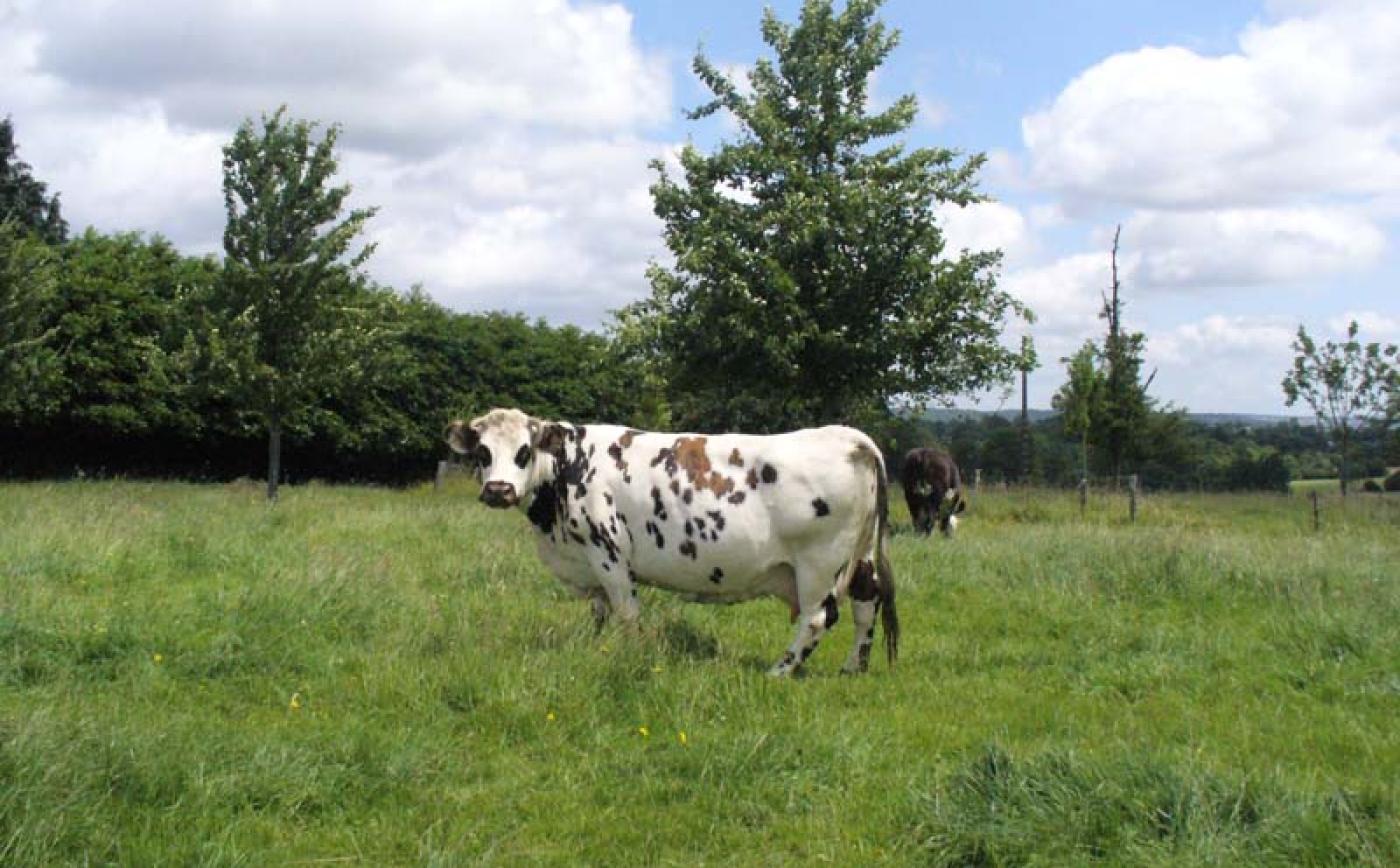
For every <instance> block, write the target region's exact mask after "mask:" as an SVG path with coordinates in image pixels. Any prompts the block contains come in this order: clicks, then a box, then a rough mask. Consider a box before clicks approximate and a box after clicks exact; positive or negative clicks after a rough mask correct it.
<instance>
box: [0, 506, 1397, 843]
mask: <svg viewBox="0 0 1400 868" xmlns="http://www.w3.org/2000/svg"><path fill="white" fill-rule="evenodd" d="M1349 501H1351V502H1348V503H1345V504H1344V503H1341V502H1340V498H1337V499H1332V498H1323V500H1322V516H1321V518H1322V522H1321V525H1322V526H1321V530H1320V532H1316V533H1314V532H1313V530H1312V516H1311V506H1310V504H1309V503H1308V502H1307V499H1306V498H1302V497H1287V496H1258V495H1255V496H1234V495H1205V496H1199V495H1181V496H1177V495H1160V496H1149V497H1146V498H1144V499H1143V500H1142V501H1141V502H1140V504H1139V513H1138V521H1137V522H1136V523H1134V524H1130V523H1129V522H1128V518H1127V506H1126V497H1125V496H1113V495H1104V494H1095V495H1094V496H1092V497H1091V500H1090V503H1089V509H1088V513H1087V515H1085V516H1083V517H1081V515H1080V512H1079V505H1078V502H1077V499H1076V496H1075V494H1074V493H1072V492H1069V493H1063V494H1062V493H1049V492H1037V491H1010V492H1000V493H996V492H989V493H985V494H982V495H977V496H974V497H973V499H972V501H971V506H970V509H969V511H968V512H967V513H966V514H965V516H964V518H965V521H964V523H963V526H962V529H961V533H960V536H959V537H958V539H956V540H954V541H952V542H948V541H945V540H941V539H933V540H925V539H922V538H919V537H916V536H914V535H912V534H911V533H909V532H908V531H907V529H906V527H905V525H907V517H906V516H905V515H904V514H903V510H902V508H901V509H900V510H899V512H898V514H897V515H896V521H897V522H898V523H899V524H900V526H899V527H898V528H897V530H898V531H899V532H897V533H896V534H895V536H894V537H893V539H892V542H891V551H892V557H893V561H894V565H895V568H896V570H897V574H898V579H899V598H898V599H899V612H900V615H901V618H902V620H903V624H904V644H903V652H902V655H901V658H900V660H899V663H898V665H897V666H896V667H895V668H894V669H893V670H891V669H890V668H889V667H888V666H887V665H885V662H884V660H883V659H880V658H877V659H876V660H875V661H874V662H873V663H872V671H871V672H870V674H869V675H867V676H865V677H859V678H851V677H842V676H840V675H838V669H839V667H840V664H841V661H842V659H843V658H844V656H845V654H846V652H847V650H848V648H849V642H850V633H849V630H850V618H849V613H848V612H845V611H843V617H842V620H841V622H840V623H839V624H838V625H837V627H836V628H835V630H834V632H833V634H832V635H831V636H829V637H828V639H827V641H826V642H825V643H824V644H823V645H822V646H821V648H820V649H819V650H818V652H817V653H816V654H815V655H814V656H813V657H812V659H811V660H810V661H809V663H808V664H807V670H806V673H805V676H804V677H800V678H797V679H793V680H788V681H777V680H773V679H770V678H768V677H766V676H765V675H764V670H765V668H766V667H767V666H768V665H770V664H771V663H772V662H773V661H774V660H775V659H776V658H777V657H778V656H779V655H780V654H781V653H782V650H783V648H784V647H785V645H786V643H787V642H788V641H789V640H790V638H791V628H790V627H789V625H788V621H787V617H786V612H785V609H784V607H783V606H782V605H781V604H778V603H776V602H768V601H759V602H754V603H748V604H744V605H739V606H732V607H717V608H710V607H702V606H694V605H685V604H682V603H680V602H678V601H677V600H675V599H674V598H672V597H669V596H666V595H664V594H660V593H653V592H645V596H644V599H643V618H642V628H641V630H640V631H638V632H635V633H633V632H629V631H626V630H623V629H619V628H608V629H606V630H605V631H604V632H603V633H602V634H600V635H595V634H594V631H593V629H592V625H591V621H590V618H589V617H588V614H587V612H586V607H585V606H584V605H582V604H580V603H578V602H576V601H573V600H570V599H569V598H567V597H566V596H565V594H564V593H563V592H562V590H561V589H560V588H559V587H558V586H557V585H556V584H555V582H554V580H553V579H552V578H550V577H549V576H548V575H547V574H546V572H545V570H544V569H543V568H542V567H541V566H540V565H539V563H538V562H537V560H536V558H535V555H534V552H533V543H532V541H531V539H530V536H529V533H528V532H527V524H526V522H525V519H524V517H523V516H521V515H520V514H518V513H499V512H490V511H487V510H486V509H484V508H483V507H480V506H478V505H477V504H476V503H475V502H474V500H473V499H472V497H471V491H470V490H469V488H466V487H460V488H454V489H451V490H448V491H443V492H437V491H434V490H432V489H431V488H422V489H417V490H410V491H393V490H385V489H373V488H355V487H320V486H314V485H313V486H302V487H294V488H289V489H285V490H284V492H283V499H282V502H281V503H280V504H279V505H278V506H276V507H275V508H269V507H268V506H267V505H266V504H265V503H264V502H263V500H262V498H261V489H260V487H259V486H257V485H253V484H248V485H229V486H218V485H203V486H199V485H180V484H144V483H130V482H126V483H124V482H81V483H64V484H26V485H22V484H11V485H0V864H4V865H45V866H48V865H88V864H94V865H96V864H122V865H140V866H154V865H249V866H262V865H298V864H300V865H341V864H362V865H459V864H501V865H520V864H525V865H533V864H545V865H584V864H592V865H683V866H692V865H783V864H802V865H812V864H817V863H833V864H841V865H866V864H910V865H1073V864H1085V863H1096V862H1097V863H1105V864H1121V865H1163V864H1179V865H1198V864H1215V865H1241V864H1267V865H1296V864H1312V865H1321V864H1337V865H1342V864H1362V865H1378V866H1379V865H1393V864H1397V863H1400V724H1397V721H1400V584H1398V583H1400V534H1398V533H1397V531H1400V498H1371V499H1369V500H1364V501H1363V500H1362V499H1349Z"/></svg>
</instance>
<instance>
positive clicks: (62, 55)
mask: <svg viewBox="0 0 1400 868" xmlns="http://www.w3.org/2000/svg"><path fill="white" fill-rule="evenodd" d="M769 5H771V7H772V8H773V9H774V11H775V12H776V13H777V14H778V16H779V17H780V18H782V19H784V20H787V21H795V20H796V18H797V14H798V11H799V10H800V6H801V3H800V0H779V2H773V3H770V4H764V3H761V2H751V0H732V2H730V0H726V2H711V3H694V2H683V0H623V2H587V3H585V2H575V0H456V2H448V0H418V2H415V3H412V4H400V3H388V2H369V0H305V2H292V0H236V2H235V0H205V2H200V3H190V2H188V0H144V2H140V3H131V2H125V3H122V2H116V0H43V2H39V0H0V114H5V115H9V116H10V118H11V119H12V121H13V122H14V125H15V134H16V138H17V141H18V144H19V147H20V157H21V158H22V159H24V160H25V161H26V162H28V163H29V164H30V165H31V166H32V167H33V169H34V173H35V175H36V176H37V177H38V178H40V179H41V180H44V181H46V182H47V183H48V184H49V185H50V188H51V189H52V190H56V191H58V192H59V193H60V194H61V196H62V203H63V211H64V215H65V216H66V217H67V219H68V220H69V222H70V224H72V226H73V227H74V228H75V229H82V228H83V227H86V226H93V227H96V228H97V229H98V230H101V231H125V230H141V231H146V232H158V233H160V234H162V235H164V236H165V237H167V238H169V239H171V240H172V241H173V242H174V243H175V244H176V245H178V246H179V247H180V248H181V249H182V250H185V251H187V252H190V253H206V252H214V253H217V252H219V250H220V246H221V232H222V227H223V219H224V213H223V202H222V197H221V192H220V180H221V169H220V157H221V153H220V148H221V147H222V146H223V145H224V144H225V143H227V142H228V141H229V139H230V138H231V137H232V135H233V131H234V130H235V129H236V128H237V126H238V125H239V124H240V123H241V122H242V121H243V120H244V119H246V118H249V117H252V118H256V117H258V116H259V115H260V114H261V113H264V112H270V111H272V110H274V109H276V107H277V106H279V105H281V104H286V105H287V106H288V107H289V111H290V112H291V114H292V115H294V116H296V117H301V118H308V119H315V120H319V121H322V122H326V123H330V122H334V123H338V124H340V125H341V128H342V133H341V138H340V145H341V157H342V160H341V177H342V178H343V179H345V180H346V181H348V182H349V183H351V184H352V185H353V187H354V193H353V194H352V199H351V205H352V206H377V207H378V209H379V211H378V213H377V214H376V216H375V217H374V219H373V220H372V221H371V223H370V226H369V229H368V233H367V234H368V236H369V240H372V241H374V242H375V243H376V244H377V245H378V246H377V250H376V253H375V255H374V257H373V258H372V259H371V260H370V262H369V263H368V270H369V271H370V272H371V273H372V275H373V276H374V277H375V278H376V279H378V280H379V281H381V282H383V283H386V284H388V285H392V286H395V287H398V288H400V289H405V290H406V289H408V288H409V287H410V286H412V285H415V284H418V285H421V286H422V287H423V288H424V289H425V290H426V291H427V292H428V293H429V294H430V295H431V296H432V297H433V298H435V299H437V300H438V301H439V302H441V303H443V304H444V305H447V306H448V307H450V308H452V309H455V310H460V311H482V310H512V311H521V312H524V313H526V314H528V315H529V316H532V317H535V316H539V317H544V318H546V319H548V320H550V321H552V322H556V323H563V322H570V323H575V324H578V325H581V326H584V327H588V328H598V327H601V326H603V325H605V324H606V322H607V321H608V318H609V314H608V311H610V310H612V309H615V308H618V307H620V306H622V305H624V304H627V303H628V302H630V301H632V300H634V299H637V298H640V297H642V296H644V295H645V294H646V293H647V292H648V285H647V281H646V276H645V273H646V268H647V264H648V263H649V262H650V261H653V260H656V259H663V261H664V257H665V255H666V254H665V247H664V244H663V243H662V238H661V234H660V224H659V222H658V221H657V220H656V218H655V217H654V216H653V214H652V212H651V200H650V196H649V194H648V191H647V187H648V185H649V184H650V182H651V181H652V180H653V178H654V173H653V172H652V170H651V169H649V168H648V164H649V163H650V162H651V161H652V160H655V159H661V160H663V161H664V160H673V159H674V155H675V153H676V152H677V150H678V149H679V148H680V147H681V146H682V145H683V144H684V143H685V142H687V141H690V142H693V143H694V144H695V145H696V146H698V147H702V148H705V147H711V146H713V145H714V144H715V143H716V142H718V141H720V140H722V139H724V138H726V137H732V136H733V135H734V133H735V127H734V126H733V122H732V121H731V120H727V119H725V118H712V119H708V120H706V121H703V122H694V121H689V120H687V119H686V118H685V111H686V109H689V108H693V107H695V106H697V105H699V104H701V103H703V102H704V101H705V99H706V96H707V94H706V92H705V90H704V89H703V87H702V86H701V85H700V83H699V82H698V81H697V80H696V79H695V77H694V75H693V74H692V72H691V69H690V64H691V60H692V58H693V57H694V55H695V53H696V51H697V50H702V51H703V52H704V53H705V54H706V56H707V57H709V58H710V59H711V60H712V61H714V62H715V63H716V64H718V65H720V66H721V67H722V68H724V69H726V70H728V71H730V72H731V74H732V75H734V76H737V77H739V79H740V80H742V77H743V76H744V75H745V74H746V70H747V69H748V68H749V67H750V66H751V65H752V64H753V62H754V61H755V60H756V59H757V58H759V57H763V56H766V53H767V52H766V46H765V45H764V44H763V42H762V40H761V38H760V35H759V23H760V20H761V17H762V14H763V10H764V8H765V6H769ZM880 17H881V19H882V20H883V21H884V22H885V23H886V24H887V25H889V26H891V27H893V28H895V29H897V30H899V31H900V34H901V41H900V45H899V47H898V48H897V49H896V50H895V52H894V54H893V55H892V56H891V58H890V59H889V61H888V62H887V63H886V64H885V66H883V67H882V68H881V69H880V70H879V71H878V72H877V73H876V78H875V81H874V85H873V95H874V97H873V102H874V107H875V108H879V107H880V106H882V105H887V104H888V103H890V102H892V101H893V100H894V99H896V98H897V97H899V96H901V95H903V94H906V93H911V94H913V95H915V96H916V97H917V99H918V101H919V105H920V113H919V117H918V120H917V121H916V123H915V125H914V126H913V128H911V129H910V130H909V131H908V132H907V133H906V134H905V135H903V136H902V137H901V141H903V142H904V143H905V144H906V145H907V146H909V147H927V146H947V147H954V148H958V149H960V150H962V151H963V152H965V153H969V154H972V153H983V154H986V155H987V158H988V159H987V164H986V167H985V168H984V170H983V171H982V173H981V176H980V186H981V189H982V191H983V192H984V193H985V194H986V195H987V196H988V197H989V201H988V202H985V203H981V204H978V205H973V206H969V207H968V208H965V209H959V208H956V207H948V208H944V209H942V216H943V220H944V226H945V233H946V236H947V238H948V241H949V245H950V247H949V250H950V252H952V251H956V250H960V249H962V248H968V249H989V248H999V249H1001V250H1003V251H1004V253H1005V259H1004V262H1003V268H1002V273H1001V276H1000V285H1001V286H1002V287H1003V288H1004V289H1006V290H1007V291H1009V292H1010V293H1012V294H1013V295H1015V296H1016V297H1017V298H1019V299H1021V300H1022V301H1024V302H1025V303H1026V304H1027V305H1029V306H1030V307H1031V309H1032V310H1033V311H1034V312H1035V314H1036V320H1035V322H1034V323H1033V324H1030V325H1027V324H1025V323H1010V324H1009V326H1008V331H1007V340H1008V342H1009V343H1014V342H1015V341H1016V339H1017V335H1019V334H1020V333H1021V332H1023V331H1029V333H1030V334H1031V335H1033V337H1034V339H1035V342H1036V346H1037V350H1038V353H1039V356H1040V359H1041V362H1042V366H1041V368H1040V369H1039V370H1037V371H1036V372H1035V373H1033V374H1032V375H1031V383H1030V402H1031V405H1032V406H1036V407H1046V406H1048V405H1049V403H1050V398H1051V395H1053V393H1054V391H1055V389H1056V388H1058V386H1059V385H1060V383H1062V382H1063V380H1064V371H1063V365H1062V364H1061V363H1060V361H1059V360H1060V359H1061V357H1063V356H1066V355H1068V354H1069V353H1071V352H1072V351H1073V350H1074V349H1075V348H1076V347H1078V346H1079V345H1080V344H1081V343H1082V342H1083V341H1084V340H1085V339H1086V338H1091V337H1098V336H1099V335H1101V333H1102V330H1103V323H1102V321H1101V320H1099V319H1098V317H1097V314H1098V310H1099V307H1100V305H1101V294H1102V292H1103V291H1104V290H1105V289H1106V288H1107V286H1108V282H1109V250H1110V246H1111V243H1112V238H1113V233H1114V229H1115V227H1117V226H1120V225H1121V227H1122V230H1121V242H1120V252H1119V270H1120V277H1121V283H1122V296H1123V298H1124V299H1125V301H1126V309H1125V314H1124V321H1125V324H1126V325H1127V326H1128V327H1129V328H1131V329H1134V330H1138V331H1142V332H1144V333H1145V334H1146V335H1147V365H1146V368H1147V370H1148V371H1149V372H1150V371H1155V372H1156V375H1155V378H1154V380H1153V383H1152V394H1153V395H1154V396H1155V397H1156V398H1158V399H1159V400H1161V401H1163V402H1171V403H1173V404H1175V405H1176V406H1180V407H1186V408H1188V409H1190V410H1192V411H1196V412H1244V413H1285V412H1286V413H1293V414H1297V413H1300V412H1302V411H1301V409H1300V408H1293V409H1291V410H1289V409H1285V407H1284V405H1283V395H1282V391H1281V389H1280V387H1279V381H1280V380H1281V379H1282V377H1283V375H1284V374H1285V373H1286V371H1287V370H1288V368H1289V365H1290V363H1291V357H1292V353H1291V351H1290V349H1289V344H1290V341H1291V339H1292V336H1293V334H1294V333H1295V331H1296V330H1297V328H1298V326H1299V325H1300V324H1301V325H1304V326H1306V327H1307V329H1308V331H1309V333H1311V334H1313V335H1314V336H1317V337H1323V338H1330V337H1337V336H1339V335H1341V334H1342V332H1343V331H1344V330H1345V328H1346V325H1347V323H1348V322H1349V321H1351V320H1353V319H1355V320H1357V321H1358V322H1359V324H1360V327H1361V336H1362V338H1363V339H1366V340H1381V341H1388V342H1397V341H1400V253H1398V252H1397V250H1396V242H1397V239H1400V234H1398V233H1397V229H1400V51H1397V50H1396V46H1400V2H1395V0H1314V2H1310V0H1261V2H1243V0H1189V2H1174V3H1162V2H1158V0H1119V2H1115V3H1112V4H1107V3H1102V2H1088V0H1062V2H1056V3H1044V2H1011V0H982V2H977V3H969V2H957V3H949V2H933V0H888V2H887V3H886V4H885V5H884V7H883V8H882V9H881V12H880ZM956 403H957V404H959V405H960V406H972V405H976V406H982V407H997V406H1001V405H1003V404H1005V405H1007V406H1010V405H1013V404H1017V403H1019V401H1018V399H1017V398H1015V397H1010V396H1006V395H1004V394H1003V393H1001V392H993V393H990V394H983V395H964V396H956Z"/></svg>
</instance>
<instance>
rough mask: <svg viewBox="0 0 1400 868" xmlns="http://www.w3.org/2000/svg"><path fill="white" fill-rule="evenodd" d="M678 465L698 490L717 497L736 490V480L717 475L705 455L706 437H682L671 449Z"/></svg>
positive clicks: (720, 474)
mask: <svg viewBox="0 0 1400 868" xmlns="http://www.w3.org/2000/svg"><path fill="white" fill-rule="evenodd" d="M671 454H672V455H673V456H674V457H675V460H676V463H677V464H678V465H680V467H681V469H682V470H684V471H685V475H686V478H688V479H689V480H690V483H691V484H692V485H694V486H695V487H696V488H708V489H709V490H710V491H711V492H712V493H713V494H714V496H715V497H724V496H725V495H727V494H729V493H730V492H731V491H733V490H734V480H732V479H730V478H729V477H727V476H725V475H724V474H722V473H716V472H715V471H714V469H713V467H712V466H711V465H710V456H709V455H707V454H706V453H705V438H704V437H680V438H678V439H677V440H676V443H675V445H674V446H673V447H671Z"/></svg>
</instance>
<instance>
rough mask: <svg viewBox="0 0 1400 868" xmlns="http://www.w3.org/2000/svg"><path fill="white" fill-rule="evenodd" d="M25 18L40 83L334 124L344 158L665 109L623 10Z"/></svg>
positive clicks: (629, 119) (183, 9)
mask: <svg viewBox="0 0 1400 868" xmlns="http://www.w3.org/2000/svg"><path fill="white" fill-rule="evenodd" d="M27 12H28V14H23V18H24V20H25V22H26V23H27V24H29V25H30V26H31V27H33V28H34V29H36V30H38V31H39V32H41V33H42V34H43V40H42V43H41V45H40V48H39V51H38V57H37V62H38V67H39V68H40V70H41V71H43V72H44V73H47V74H49V75H52V76H55V77H57V78H59V79H61V80H62V81H64V82H66V83H67V84H68V85H69V86H70V87H72V88H74V89H77V90H81V91H84V92H87V93H90V94H94V95H100V96H102V97H103V98H105V99H108V100H117V101H120V100H125V99H155V100H158V101H159V102H160V103H161V105H162V106H163V107H164V108H165V110H166V112H167V114H168V115H169V117H170V118H171V120H172V121H173V122H174V123H177V124H183V125H188V126H193V127H199V128H212V129H226V128H229V127H231V126H233V125H235V124H236V123H237V122H238V121H239V120H241V119H242V118H243V117H245V116H247V115H249V114H253V113H256V112H259V111H267V110H271V109H273V108H275V107H276V106H277V105H279V104H280V103H283V102H288V103H290V104H291V107H292V110H293V111H294V113H296V114H298V115H300V116H309V117H319V118H325V119H327V120H336V121H339V122H341V123H343V124H344V125H345V127H346V130H347V143H348V144H353V145H355V146H356V147H371V148H374V149H377V150H384V151H388V152H392V153H412V152H424V151H431V150H436V149H440V148H442V147H446V146H451V145H455V144H458V143H460V142H461V140H462V139H464V138H467V137H471V136H476V135H480V133H481V131H482V130H483V129H489V128H490V127H491V126H492V125H497V124H506V125H513V126H538V127H541V128H544V129H546V130H552V131H556V132H558V131H567V132H568V133H569V134H570V135H580V134H585V135H586V134H591V133H597V132H600V131H610V130H615V129H618V128H631V127H635V126H638V125H644V124H648V123H655V122H659V121H664V120H665V119H666V118H667V117H668V116H669V112H670V109H671V105H670V80H669V75H668V71H667V70H666V69H665V67H664V65H663V64H662V63H661V61H660V60H658V59H656V58H653V57H651V56H648V55H647V54H645V53H643V52H642V51H640V50H639V49H638V47H637V46H636V44H635V43H634V41H633V39H632V33H631V26H632V17H631V14H630V13H629V12H628V11H627V10H626V9H624V8H622V7H621V6H619V5H616V4H607V5H583V4H572V3H569V2H566V0H475V2H471V3H459V2H451V0H423V2H418V3H415V4H413V9H412V13H411V14H407V13H406V12H405V10H403V9H399V8H398V7H396V6H394V5H392V4H386V3H379V2H371V0H334V2H332V0H312V2H301V3H274V2H255V3H248V2H234V0H219V2H205V3H187V2H184V0H150V2H144V3H141V4H127V3H112V2H106V0H69V2H62V3H43V4H35V5H34V6H33V7H32V8H30V9H29V10H27ZM331 22H333V24H331Z"/></svg>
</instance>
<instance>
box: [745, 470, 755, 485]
mask: <svg viewBox="0 0 1400 868" xmlns="http://www.w3.org/2000/svg"><path fill="white" fill-rule="evenodd" d="M744 481H745V482H747V483H748V484H749V488H758V471H757V470H755V469H754V468H752V467H750V468H749V475H748V476H745V477H744Z"/></svg>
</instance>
